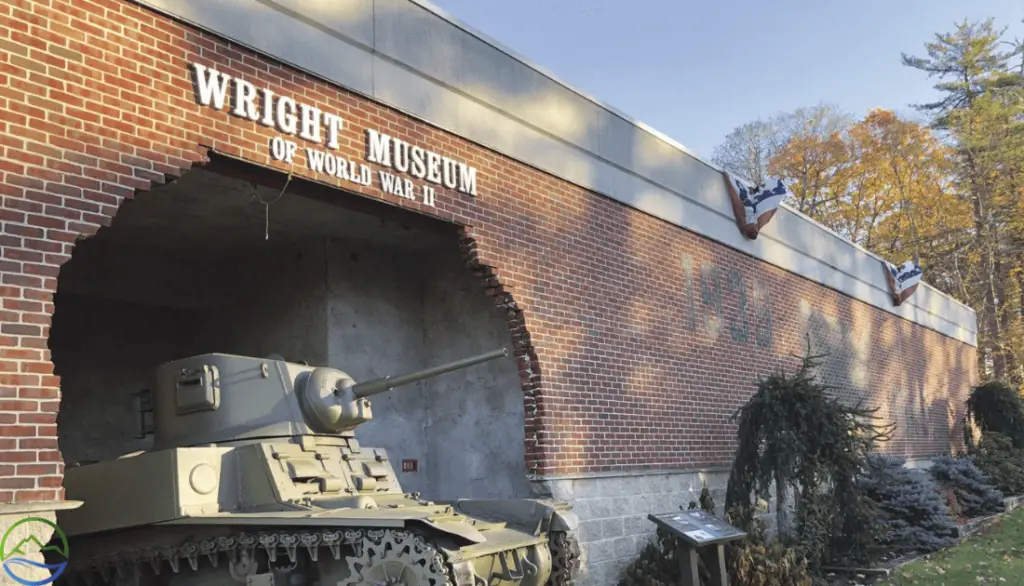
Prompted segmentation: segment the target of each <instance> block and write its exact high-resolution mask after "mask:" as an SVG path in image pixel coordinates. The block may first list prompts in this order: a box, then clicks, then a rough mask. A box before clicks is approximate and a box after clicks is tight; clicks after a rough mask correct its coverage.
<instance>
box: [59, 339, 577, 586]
mask: <svg viewBox="0 0 1024 586" xmlns="http://www.w3.org/2000/svg"><path fill="white" fill-rule="evenodd" d="M507 354H508V353H507V351H506V350H504V349H502V350H496V351H494V352H489V353H486V354H482V355H479V356H474V357H471V358H467V359H463V360H459V361H456V362H453V363H450V364H445V365H442V366H437V367H434V368H429V369H426V370H423V371H419V372H413V373H410V374H406V375H401V376H394V377H390V376H389V377H384V378H380V379H375V380H370V381H365V382H356V381H354V380H353V379H352V378H351V377H350V376H349V375H347V374H346V373H344V372H342V371H340V370H337V369H335V368H327V367H315V366H309V365H306V364H303V363H293V362H288V361H285V360H284V359H282V358H280V357H276V356H275V357H271V358H254V357H247V356H236V355H230V354H204V355H200V356H193V357H189V358H184V359H181V360H176V361H173V362H169V363H166V364H164V365H162V366H160V367H158V368H157V372H156V375H157V376H156V384H155V386H154V387H153V390H152V392H148V391H147V392H143V393H142V394H140V395H139V396H138V399H139V400H138V401H137V407H136V410H137V413H138V414H139V416H140V417H141V423H140V425H141V427H143V428H144V429H143V432H142V435H149V434H152V435H153V447H152V449H150V450H148V451H143V452H136V453H132V454H128V455H125V456H122V457H120V458H117V459H115V460H111V461H103V462H95V463H90V464H86V465H81V466H77V467H69V468H68V469H67V470H66V472H65V477H64V487H65V494H66V497H67V498H68V499H72V500H77V501H83V502H84V504H83V506H81V507H80V508H78V509H75V510H69V511H63V512H60V513H58V519H57V521H58V525H59V526H60V527H61V529H62V531H63V532H64V534H65V535H66V536H67V539H68V544H69V556H68V560H67V562H68V563H67V566H66V567H65V569H64V570H63V572H62V574H61V576H59V578H58V582H59V583H64V582H72V583H82V582H84V583H87V584H94V583H100V584H102V583H109V584H118V585H122V584H131V585H133V586H158V585H159V586H185V585H197V586H199V585H202V586H221V585H223V586H231V585H234V584H245V585H247V586H273V585H278V586H307V585H308V586H336V585H341V586H351V585H375V586H398V585H403V586H414V585H415V586H485V585H486V586H506V585H508V586H511V585H520V586H541V585H544V584H549V585H558V586H562V585H568V584H572V583H573V581H574V578H575V576H576V574H577V571H578V568H579V547H578V544H577V541H576V539H575V536H574V531H575V529H576V526H577V524H578V521H577V518H576V516H575V513H573V512H572V510H571V507H570V506H569V505H568V504H565V503H560V502H552V501H547V500H535V499H524V500H465V499H463V500H455V501H448V502H440V501H439V502H433V501H429V500H425V499H423V498H421V495H420V494H418V493H406V492H404V491H403V490H402V488H401V486H400V485H399V482H398V477H397V475H396V474H395V471H394V468H393V467H392V463H391V461H390V459H389V458H388V455H387V454H386V452H385V451H384V450H383V449H381V448H375V447H366V446H362V445H360V444H359V442H358V440H357V438H356V434H355V430H356V429H357V427H358V426H359V425H361V424H363V423H365V422H367V421H370V420H371V419H372V417H373V415H372V411H371V405H370V400H369V397H371V396H373V395H376V394H378V393H382V392H385V391H390V390H392V389H394V388H396V387H400V386H402V385H406V384H410V383H413V382H416V381H420V380H424V379H426V378H429V377H434V376H437V375H440V374H443V373H446V372H450V371H453V370H456V369H462V368H467V367H470V366H473V365H476V364H480V363H482V362H486V361H489V360H494V359H497V358H500V357H502V356H507Z"/></svg>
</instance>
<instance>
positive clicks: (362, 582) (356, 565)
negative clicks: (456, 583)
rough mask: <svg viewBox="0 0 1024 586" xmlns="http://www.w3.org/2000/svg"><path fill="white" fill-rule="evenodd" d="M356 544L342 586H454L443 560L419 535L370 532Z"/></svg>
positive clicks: (403, 532)
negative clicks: (354, 553)
mask: <svg viewBox="0 0 1024 586" xmlns="http://www.w3.org/2000/svg"><path fill="white" fill-rule="evenodd" d="M354 545H355V552H356V555H351V556H346V561H347V562H348V568H349V572H350V575H349V578H348V579H347V580H344V581H342V582H339V586H452V581H451V576H450V573H449V571H448V566H447V565H446V564H445V562H444V558H443V557H442V556H441V554H440V552H438V551H437V549H435V548H434V547H433V546H432V545H430V544H429V543H427V541H426V540H424V539H423V538H422V537H420V536H419V535H415V534H413V533H410V532H408V531H396V530H391V529H383V530H370V531H366V535H365V537H363V539H362V541H361V542H357V543H355V544H354Z"/></svg>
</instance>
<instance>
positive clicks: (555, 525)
mask: <svg viewBox="0 0 1024 586" xmlns="http://www.w3.org/2000/svg"><path fill="white" fill-rule="evenodd" d="M579 526H580V518H579V516H578V515H576V511H570V510H568V509H565V510H555V511H554V513H553V514H552V515H551V528H550V529H549V531H565V532H570V531H575V530H576V528H577V527H579Z"/></svg>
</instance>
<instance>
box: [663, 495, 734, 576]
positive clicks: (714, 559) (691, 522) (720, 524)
mask: <svg viewBox="0 0 1024 586" xmlns="http://www.w3.org/2000/svg"><path fill="white" fill-rule="evenodd" d="M647 518H648V519H650V520H651V521H653V522H654V523H655V524H656V525H658V526H659V527H661V528H663V529H665V530H666V531H668V532H669V533H671V534H672V535H675V536H676V537H678V538H679V551H677V552H676V555H677V556H678V559H679V573H680V582H679V584H680V586H700V575H699V574H698V572H697V568H698V567H699V564H700V561H699V560H700V553H701V550H704V551H707V549H710V548H714V555H713V556H707V557H706V558H705V561H706V562H707V563H708V570H709V571H710V572H711V584H712V586H729V572H728V568H726V566H725V544H726V543H729V542H730V541H735V540H737V539H742V538H743V537H746V535H747V534H746V532H744V531H740V530H739V529H737V528H736V527H733V526H732V525H730V524H728V523H726V522H725V521H723V520H721V519H719V518H717V517H715V516H714V515H711V514H709V513H707V512H705V511H702V510H699V509H691V510H688V511H679V512H678V513H662V514H660V515H653V514H652V515H648V516H647ZM708 553H710V552H708Z"/></svg>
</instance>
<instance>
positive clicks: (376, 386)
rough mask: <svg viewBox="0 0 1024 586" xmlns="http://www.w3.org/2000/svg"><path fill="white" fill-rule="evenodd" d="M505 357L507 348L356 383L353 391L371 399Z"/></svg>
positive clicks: (352, 388) (360, 396)
mask: <svg viewBox="0 0 1024 586" xmlns="http://www.w3.org/2000/svg"><path fill="white" fill-rule="evenodd" d="M505 356H508V350H507V349H506V348H501V349H499V350H493V351H491V352H487V353H485V354H479V355H477V356H471V357H469V358H463V359H461V360H456V361H454V362H449V363H448V364H442V365H440V366H434V367H431V368H426V369H424V370H419V371H416V372H410V373H408V374H402V375H398V376H385V377H381V378H375V379H372V380H368V381H364V382H361V383H356V384H354V385H352V387H351V391H352V393H353V394H354V395H355V396H356V397H358V398H360V399H362V398H364V397H369V396H371V395H376V394H378V393H383V392H384V391H390V390H391V389H394V388H395V387H400V386H402V385H407V384H410V383H414V382H417V381H421V380H423V379H427V378H430V377H434V376H438V375H441V374H444V373H446V372H451V371H453V370H459V369H461V368H467V367H470V366H473V365H475V364H480V363H481V362H489V361H491V360H494V359H496V358H503V357H505Z"/></svg>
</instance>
